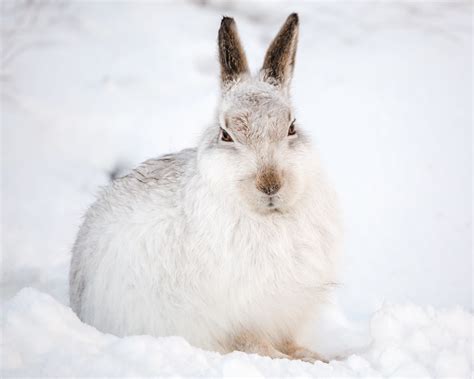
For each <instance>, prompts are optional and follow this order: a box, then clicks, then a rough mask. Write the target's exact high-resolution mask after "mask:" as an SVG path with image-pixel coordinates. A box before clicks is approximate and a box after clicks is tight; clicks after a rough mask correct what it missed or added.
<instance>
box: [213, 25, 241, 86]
mask: <svg viewBox="0 0 474 379" xmlns="http://www.w3.org/2000/svg"><path fill="white" fill-rule="evenodd" d="M218 44H219V61H220V65H221V85H222V88H228V87H229V85H231V84H232V83H233V82H236V81H237V80H239V79H240V77H242V76H243V75H247V74H248V73H249V68H248V65H247V58H246V57H245V52H244V49H243V48H242V44H241V43H240V39H239V34H238V33H237V26H236V25H235V21H234V19H233V18H231V17H224V18H222V22H221V27H220V29H219V38H218Z"/></svg>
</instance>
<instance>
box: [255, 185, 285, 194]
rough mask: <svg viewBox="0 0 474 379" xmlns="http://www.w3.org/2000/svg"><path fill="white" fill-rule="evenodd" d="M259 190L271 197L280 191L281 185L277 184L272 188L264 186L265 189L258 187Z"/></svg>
mask: <svg viewBox="0 0 474 379" xmlns="http://www.w3.org/2000/svg"><path fill="white" fill-rule="evenodd" d="M257 188H258V190H259V191H261V192H263V193H264V194H266V195H268V196H271V195H275V194H276V193H277V192H278V191H279V190H280V188H281V185H280V184H279V183H275V184H273V185H271V186H263V187H260V186H257Z"/></svg>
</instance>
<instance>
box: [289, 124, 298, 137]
mask: <svg viewBox="0 0 474 379" xmlns="http://www.w3.org/2000/svg"><path fill="white" fill-rule="evenodd" d="M295 134H296V129H295V121H293V122H292V123H291V125H290V128H289V129H288V135H289V136H294V135H295Z"/></svg>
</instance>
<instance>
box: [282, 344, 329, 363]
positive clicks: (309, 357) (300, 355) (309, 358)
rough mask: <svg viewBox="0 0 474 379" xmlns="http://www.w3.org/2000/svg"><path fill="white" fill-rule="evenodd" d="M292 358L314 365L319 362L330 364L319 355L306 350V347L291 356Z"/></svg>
mask: <svg viewBox="0 0 474 379" xmlns="http://www.w3.org/2000/svg"><path fill="white" fill-rule="evenodd" d="M290 357H291V358H292V359H298V360H300V361H303V362H309V363H314V362H317V361H319V362H323V363H329V361H328V360H327V359H324V358H323V357H322V356H321V355H319V354H318V353H315V352H314V351H311V350H308V349H305V348H304V347H301V348H298V349H296V350H295V351H294V352H293V353H292V354H290Z"/></svg>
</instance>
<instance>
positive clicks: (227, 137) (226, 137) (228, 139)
mask: <svg viewBox="0 0 474 379" xmlns="http://www.w3.org/2000/svg"><path fill="white" fill-rule="evenodd" d="M221 131H222V135H221V140H222V141H224V142H234V140H233V139H232V137H231V136H230V135H229V133H227V132H226V131H225V130H224V129H222V128H221Z"/></svg>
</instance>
